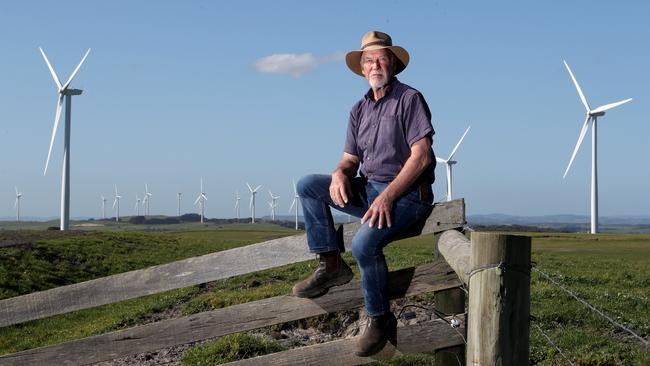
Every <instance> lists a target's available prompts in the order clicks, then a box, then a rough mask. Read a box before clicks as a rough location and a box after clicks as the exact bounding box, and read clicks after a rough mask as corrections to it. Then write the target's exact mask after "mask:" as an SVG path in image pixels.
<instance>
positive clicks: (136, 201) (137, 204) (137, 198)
mask: <svg viewBox="0 0 650 366" xmlns="http://www.w3.org/2000/svg"><path fill="white" fill-rule="evenodd" d="M134 211H135V212H136V213H137V215H138V216H140V197H138V194H137V193H136V194H135V208H134Z"/></svg>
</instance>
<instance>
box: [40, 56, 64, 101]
mask: <svg viewBox="0 0 650 366" xmlns="http://www.w3.org/2000/svg"><path fill="white" fill-rule="evenodd" d="M38 49H39V50H40V51H41V55H43V58H44V59H45V63H46V64H47V68H48V69H50V74H52V79H54V82H55V83H56V87H57V88H59V91H61V81H60V80H59V77H58V76H57V75H56V72H55V71H54V68H53V67H52V64H50V60H48V59H47V56H45V51H43V49H42V48H41V47H39V48H38Z"/></svg>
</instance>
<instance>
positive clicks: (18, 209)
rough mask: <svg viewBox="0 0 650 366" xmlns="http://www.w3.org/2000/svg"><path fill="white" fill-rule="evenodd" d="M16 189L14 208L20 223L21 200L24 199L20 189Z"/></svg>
mask: <svg viewBox="0 0 650 366" xmlns="http://www.w3.org/2000/svg"><path fill="white" fill-rule="evenodd" d="M14 188H15V189H16V202H14V208H15V209H16V221H18V222H20V199H21V198H22V197H23V193H22V192H18V187H14Z"/></svg>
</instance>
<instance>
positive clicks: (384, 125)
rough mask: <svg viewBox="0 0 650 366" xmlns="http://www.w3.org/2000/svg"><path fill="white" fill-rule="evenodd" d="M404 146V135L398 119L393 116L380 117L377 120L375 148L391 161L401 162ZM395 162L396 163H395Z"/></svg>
mask: <svg viewBox="0 0 650 366" xmlns="http://www.w3.org/2000/svg"><path fill="white" fill-rule="evenodd" d="M403 144H404V133H403V132H402V128H401V127H400V123H399V118H398V116H395V115H387V116H382V117H381V118H380V119H379V128H378V131H377V148H378V149H381V151H382V152H383V153H384V154H385V156H389V157H392V159H391V160H393V159H394V160H397V161H400V160H402V159H401V158H402V157H401V155H402V154H403V151H402V150H403V148H402V145H403ZM395 162H396V161H395Z"/></svg>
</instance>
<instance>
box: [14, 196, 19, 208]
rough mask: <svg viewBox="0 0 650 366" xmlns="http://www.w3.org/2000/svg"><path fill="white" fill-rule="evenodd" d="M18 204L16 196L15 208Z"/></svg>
mask: <svg viewBox="0 0 650 366" xmlns="http://www.w3.org/2000/svg"><path fill="white" fill-rule="evenodd" d="M16 206H18V197H16V201H15V202H14V208H16Z"/></svg>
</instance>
